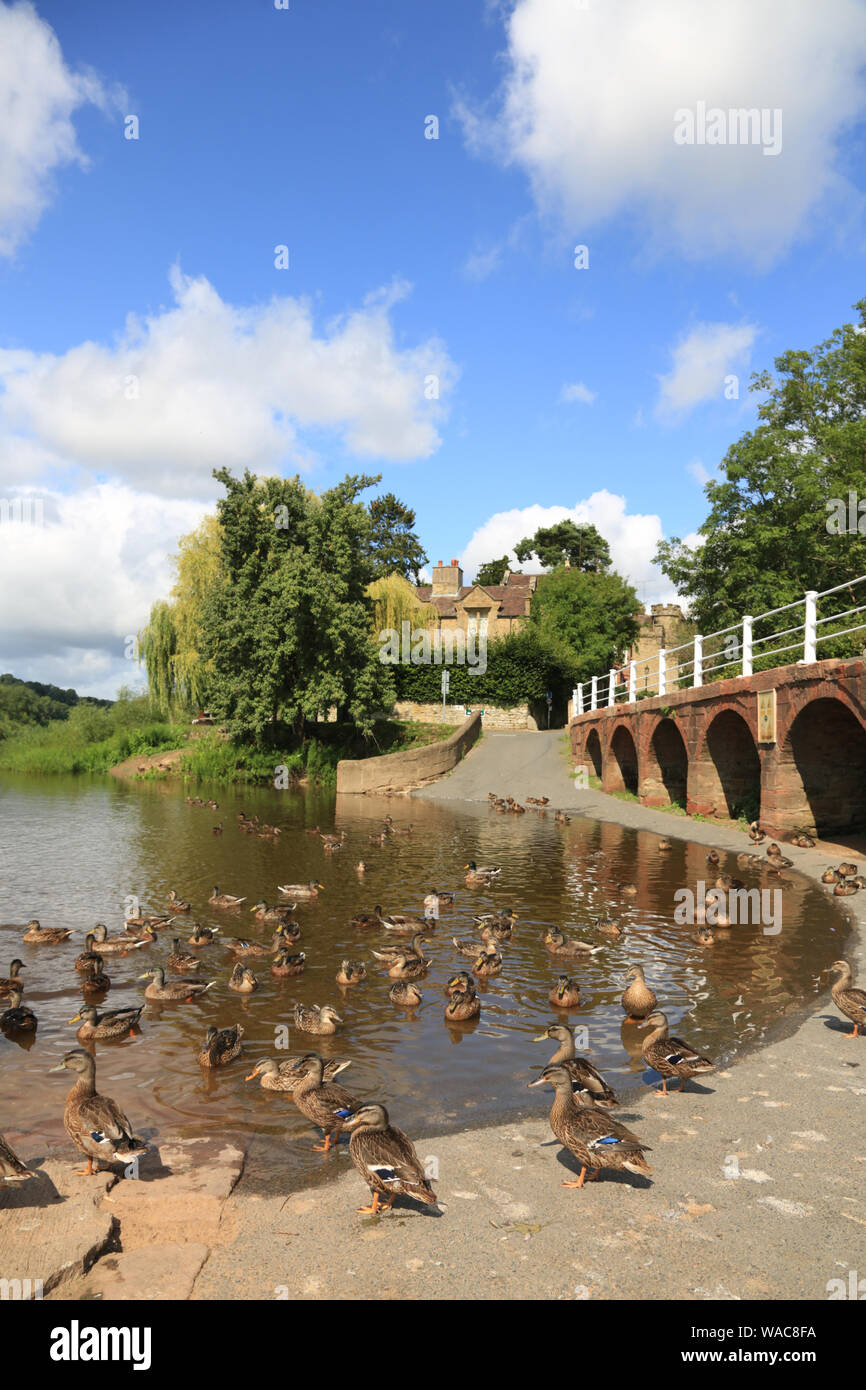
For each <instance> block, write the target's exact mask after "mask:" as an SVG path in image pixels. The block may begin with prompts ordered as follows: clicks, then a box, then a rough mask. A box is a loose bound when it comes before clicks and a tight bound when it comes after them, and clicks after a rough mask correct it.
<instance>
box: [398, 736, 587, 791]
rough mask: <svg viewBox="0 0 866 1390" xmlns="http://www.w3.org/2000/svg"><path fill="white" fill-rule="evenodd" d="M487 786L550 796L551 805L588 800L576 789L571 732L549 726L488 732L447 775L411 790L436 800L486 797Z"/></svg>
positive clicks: (488, 787) (497, 789) (490, 788)
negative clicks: (494, 732)
mask: <svg viewBox="0 0 866 1390" xmlns="http://www.w3.org/2000/svg"><path fill="white" fill-rule="evenodd" d="M488 792H496V794H497V795H498V796H513V797H514V800H515V801H520V802H521V803H523V802H525V800H526V798H527V797H528V796H538V797H542V796H547V797H549V798H550V805H551V808H553V809H555V808H556V807H560V806H561V807H566V806H570V807H572V808H574V807H576V806H577V805H578V804H580V805H582V806H586V805H587V802H586V797H587V793H586V792H585V791H584V792H578V791H577V790H576V788H575V785H574V778H573V776H572V775H571V773H570V762H569V754H568V733H567V731H566V730H564V729H551V730H550V731H549V732H548V731H547V730H545V731H544V732H542V731H539V732H537V733H509V734H488V733H485V734H484V736H483V738H482V739H481V740H480V742H479V743H476V745H475V747H474V748H473V749H471V751H470V752H469V753H467V754H466V757H465V758H464V759H463V761H462V762H461V763H459V764H458V765H457V767H455V768H454V770H453V772H451V773H449V775H448V776H447V777H443V778H441V779H440V780H439V781H438V782H433V783H431V784H430V785H429V786H427V787H420V788H419V789H418V790H417V791H415V792H413V796H420V797H425V798H430V799H432V800H435V801H486V800H487V793H488Z"/></svg>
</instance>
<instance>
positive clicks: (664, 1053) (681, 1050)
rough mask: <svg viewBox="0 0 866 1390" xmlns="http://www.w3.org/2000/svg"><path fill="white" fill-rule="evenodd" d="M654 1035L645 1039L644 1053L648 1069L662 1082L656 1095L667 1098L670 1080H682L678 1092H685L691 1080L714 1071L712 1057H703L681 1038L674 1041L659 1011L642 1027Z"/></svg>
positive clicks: (664, 1018) (665, 1019)
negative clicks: (692, 1077)
mask: <svg viewBox="0 0 866 1390" xmlns="http://www.w3.org/2000/svg"><path fill="white" fill-rule="evenodd" d="M642 1026H643V1027H644V1028H651V1029H652V1032H651V1033H650V1034H649V1035H648V1036H647V1037H646V1038H645V1039H644V1042H643V1046H642V1047H641V1053H642V1055H643V1059H644V1061H645V1062H646V1064H647V1066H648V1067H652V1068H653V1070H654V1071H657V1072H659V1074H660V1075H661V1078H662V1085H661V1090H660V1091H656V1092H655V1094H656V1095H663V1096H666V1095H667V1094H668V1091H667V1083H668V1078H671V1079H672V1078H673V1077H675V1076H678V1077H679V1078H680V1084H679V1088H678V1089H679V1090H680V1091H684V1090H685V1088H686V1081H687V1080H688V1079H689V1077H691V1076H700V1075H701V1074H702V1073H703V1072H708V1071H713V1070H714V1069H715V1063H714V1062H711V1061H710V1059H709V1057H702V1056H701V1054H700V1052H696V1051H695V1049H694V1048H693V1047H690V1046H689V1044H688V1043H686V1042H683V1040H682V1038H672V1037H671V1036H670V1034H669V1031H668V1021H667V1018H666V1017H665V1015H664V1014H663V1013H661V1012H659V1011H653V1013H651V1014H650V1015H649V1017H648V1018H647V1019H645V1020H644V1023H643V1025H642Z"/></svg>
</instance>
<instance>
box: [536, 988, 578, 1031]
mask: <svg viewBox="0 0 866 1390" xmlns="http://www.w3.org/2000/svg"><path fill="white" fill-rule="evenodd" d="M547 997H548V999H549V1000H550V1002H551V1004H553V1005H554V1007H555V1008H557V1009H577V1008H579V1007H580V985H579V984H578V983H577V980H572V979H571V977H570V976H569V975H560V976H559V978H558V980H557V982H556V984H555V985H554V986H553V988H552V989H551V991H550V993H549V995H548V996H547ZM546 1036H547V1034H545V1037H546Z"/></svg>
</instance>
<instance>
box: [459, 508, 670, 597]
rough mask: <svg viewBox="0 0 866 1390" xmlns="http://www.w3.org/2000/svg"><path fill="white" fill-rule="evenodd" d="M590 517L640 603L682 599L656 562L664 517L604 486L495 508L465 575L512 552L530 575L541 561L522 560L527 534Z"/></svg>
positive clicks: (471, 550)
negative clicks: (551, 501)
mask: <svg viewBox="0 0 866 1390" xmlns="http://www.w3.org/2000/svg"><path fill="white" fill-rule="evenodd" d="M569 520H570V521H575V522H581V521H589V522H592V524H593V526H595V527H596V528H597V529H598V530H599V531H600V532H601V534H602V535H603V536H604V538H605V540H606V541H607V542H608V545H609V546H610V554H611V561H612V563H613V568H614V569H615V570H616V571H617V572H618V573H619V574H621V575H623V576H624V577H625V578H626V579H628V580H629V582H630V583H631V584H633V585H634V586H635V588H636V589H637V591H638V596H639V598H640V600H641V603H644V604H649V603H667V602H678V600H677V598H676V594H675V591H674V589H673V586H672V584H671V583H670V581H669V580H668V579H666V578H665V576H664V575H663V574H662V573H661V571H660V570H659V569H658V568H657V567H656V566H655V565H654V564H653V563H652V557H653V555H654V554H655V552H656V547H657V546H658V543H659V541H660V540H662V539H663V536H664V532H663V530H662V523H661V518H660V517H658V516H654V515H649V514H648V515H641V514H640V513H637V512H634V513H629V512H627V511H626V500H625V498H624V497H618V496H616V495H615V494H614V493H611V492H608V491H607V490H606V489H603V490H602V491H600V492H594V493H593V494H592V496H591V497H588V498H586V500H585V501H582V502H578V503H577V504H576V505H575V506H573V507H542V506H537V505H536V506H530V507H515V508H512V510H511V511H507V512H497V513H496V514H495V515H494V516H492V517H490V518H489V520H488V521H485V523H484V524H483V526H480V527H479V528H478V529H477V531H475V533H474V534H473V536H472V537H471V539H470V541H469V544H468V545H467V546H466V548H465V550H464V551H463V554H462V556H461V564H462V566H463V569H464V572H465V573H466V574H474V573H475V572H476V570H477V569H478V567H479V565H482V564H483V563H484V562H485V561H486V560H492V559H498V558H499V556H500V555H505V554H509V555H511V561H512V566H511V567H512V569H514V570H522V571H523V572H524V573H526V574H528V573H531V572H536V573H537V572H538V569H539V566H538V565H537V564H535V565H533V564H527V565H519V564H518V563H517V562H516V560H515V558H514V554H513V550H514V546H515V545H516V544H517V543H518V542H519V541H521V540H523V538H524V536H532V535H534V534H535V532H536V531H537V530H538V528H539V527H540V526H552V525H554V524H555V523H556V522H557V521H569Z"/></svg>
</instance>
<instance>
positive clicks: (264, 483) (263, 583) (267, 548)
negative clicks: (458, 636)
mask: <svg viewBox="0 0 866 1390" xmlns="http://www.w3.org/2000/svg"><path fill="white" fill-rule="evenodd" d="M214 476H215V477H216V478H217V479H218V481H219V482H221V483H222V484H223V486H224V488H225V489H226V496H225V497H224V498H222V499H221V500H220V502H219V503H218V508H217V510H218V516H219V522H220V534H221V566H220V574H219V577H218V579H217V581H216V583H215V584H214V585H213V587H212V588H211V590H210V592H209V593H208V595H207V597H206V600H205V603H204V609H203V622H202V644H201V650H202V655H203V658H204V659H205V660H207V661H209V662H210V663H211V667H212V671H213V677H212V692H211V700H210V703H211V707H212V708H213V710H214V712H215V713H216V714H217V715H218V716H219V717H220V718H221V719H223V720H225V721H226V722H227V723H228V725H229V729H230V732H232V733H233V734H234V735H236V736H239V737H242V738H245V739H252V740H254V741H255V743H256V744H257V745H258V746H259V747H269V746H274V745H278V744H280V743H281V742H284V734H285V731H286V729H289V730H290V731H291V732H293V734H294V735H295V737H298V736H300V735H301V734H302V733H303V731H304V725H305V721H306V720H310V719H314V718H316V717H317V716H318V714H319V713H320V712H323V711H325V710H327V709H328V708H329V707H330V706H332V705H336V706H337V707H338V709H340V710H341V711H342V712H343V713H344V714H345V716H346V717H347V718H349V719H351V720H352V722H353V723H354V724H355V725H356V727H357V728H358V729H359V730H360V731H361V732H362V733H363V734H365V735H367V734H369V733H370V732H371V730H372V726H373V716H374V713H375V711H376V709H377V708H381V706H382V705H383V704H389V703H390V702H391V700H392V699H393V683H392V681H391V678H390V676H389V674H388V668H387V667H386V666H384V665H383V664H382V663H381V662H380V661H379V659H378V648H377V647H376V645H375V644H374V642H373V639H372V636H371V619H372V600H371V599H370V597H369V595H368V594H367V585H368V584H369V583H370V580H371V568H372V564H371V559H370V552H369V539H370V530H371V521H370V515H369V512H368V510H367V508H366V507H365V506H364V505H363V504H362V503H361V502H359V501H358V496H359V494H360V493H361V492H363V491H364V490H365V489H366V488H368V487H370V486H371V485H372V483H374V482H375V481H376V480H375V479H373V478H369V477H364V476H361V477H346V478H345V479H344V480H343V481H342V482H341V483H339V484H337V486H336V487H333V488H331V489H330V490H329V491H327V492H325V493H323V494H322V495H321V496H317V495H316V494H315V493H314V492H312V491H310V490H309V489H308V488H306V487H304V485H303V484H302V483H301V481H300V479H299V478H290V479H282V478H264V479H259V478H255V477H253V476H252V474H250V473H249V471H247V472H245V473H244V476H243V477H242V478H234V477H232V475H231V474H230V473H229V472H228V471H227V470H226V469H221V470H219V471H215V473H214Z"/></svg>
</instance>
